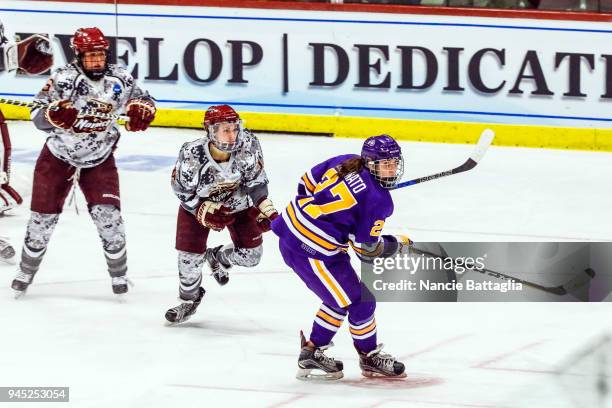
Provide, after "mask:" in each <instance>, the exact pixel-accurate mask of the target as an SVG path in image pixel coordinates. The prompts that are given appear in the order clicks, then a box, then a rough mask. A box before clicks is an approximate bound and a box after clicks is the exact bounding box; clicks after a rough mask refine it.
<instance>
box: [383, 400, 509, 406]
mask: <svg viewBox="0 0 612 408" xmlns="http://www.w3.org/2000/svg"><path fill="white" fill-rule="evenodd" d="M389 401H397V402H411V403H415V404H430V405H444V406H447V407H470V408H509V407H507V406H505V405H488V404H472V403H469V402H468V403H465V404H464V403H461V402H448V401H423V400H408V399H391V400H389Z"/></svg>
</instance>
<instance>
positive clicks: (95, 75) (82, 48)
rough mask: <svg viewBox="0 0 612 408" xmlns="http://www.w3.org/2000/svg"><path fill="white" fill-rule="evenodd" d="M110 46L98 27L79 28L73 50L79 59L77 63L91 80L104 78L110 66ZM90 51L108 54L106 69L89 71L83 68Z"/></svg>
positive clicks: (73, 41) (75, 35)
mask: <svg viewBox="0 0 612 408" xmlns="http://www.w3.org/2000/svg"><path fill="white" fill-rule="evenodd" d="M109 46H110V44H109V42H108V40H107V39H106V37H105V36H104V33H102V31H101V30H100V29H99V28H98V27H89V28H79V29H78V30H77V31H76V32H75V33H74V36H73V37H72V49H73V50H74V53H75V55H76V58H77V62H78V64H79V66H80V67H81V69H82V70H83V72H84V73H85V75H87V76H88V77H89V78H91V79H94V80H98V79H101V78H102V77H103V76H104V71H106V67H107V65H108V48H109ZM88 51H104V52H105V53H106V54H107V61H106V62H105V64H104V68H101V69H96V70H89V69H85V67H84V66H83V55H84V53H86V52H88Z"/></svg>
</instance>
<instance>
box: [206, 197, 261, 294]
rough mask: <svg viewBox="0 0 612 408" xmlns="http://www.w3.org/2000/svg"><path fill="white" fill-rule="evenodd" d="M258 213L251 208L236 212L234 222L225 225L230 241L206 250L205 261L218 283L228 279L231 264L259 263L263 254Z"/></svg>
mask: <svg viewBox="0 0 612 408" xmlns="http://www.w3.org/2000/svg"><path fill="white" fill-rule="evenodd" d="M258 214H259V212H255V211H251V209H248V210H245V211H241V212H239V213H237V214H236V215H235V220H234V222H233V223H232V224H231V225H229V226H228V227H227V229H228V230H229V233H230V237H231V238H232V243H231V244H226V245H219V246H217V247H215V248H209V249H208V250H207V251H206V262H207V263H208V266H209V267H210V270H211V272H212V275H213V277H214V278H215V280H216V281H217V282H218V283H219V285H225V284H226V283H227V282H228V281H229V270H230V269H231V268H232V266H234V265H238V266H244V267H246V268H252V267H254V266H256V265H257V264H259V261H260V260H261V256H262V254H263V246H262V243H263V239H262V237H261V230H260V229H259V227H258V226H257V221H256V219H257V215H258Z"/></svg>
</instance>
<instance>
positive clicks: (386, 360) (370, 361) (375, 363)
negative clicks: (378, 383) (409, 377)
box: [359, 343, 406, 378]
mask: <svg viewBox="0 0 612 408" xmlns="http://www.w3.org/2000/svg"><path fill="white" fill-rule="evenodd" d="M382 348H383V345H382V343H381V344H379V345H378V346H377V347H376V348H375V349H374V350H372V351H370V352H369V353H362V352H359V367H361V375H363V376H364V377H395V378H403V377H406V373H405V372H404V370H405V369H406V368H405V367H404V364H402V363H400V362H399V361H397V360H396V359H395V357H393V356H391V355H389V354H386V353H383V352H382V351H381V350H382Z"/></svg>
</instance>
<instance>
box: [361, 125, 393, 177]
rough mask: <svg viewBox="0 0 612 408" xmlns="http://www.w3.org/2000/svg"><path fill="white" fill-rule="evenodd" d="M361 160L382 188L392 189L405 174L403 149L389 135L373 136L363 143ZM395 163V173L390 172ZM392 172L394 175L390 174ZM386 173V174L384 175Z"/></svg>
mask: <svg viewBox="0 0 612 408" xmlns="http://www.w3.org/2000/svg"><path fill="white" fill-rule="evenodd" d="M361 158H362V159H363V161H364V162H365V165H366V167H367V168H368V170H369V171H370V173H371V174H372V176H374V178H375V179H376V180H377V181H378V182H379V183H380V185H381V186H383V187H384V188H387V189H391V188H393V187H395V186H396V185H397V182H398V181H399V180H400V179H401V178H402V175H403V174H404V158H403V157H402V148H401V147H400V145H399V144H398V143H397V142H396V141H395V139H393V138H392V137H391V136H389V135H379V136H371V137H369V138H367V139H366V140H365V142H363V147H362V148H361ZM393 162H395V164H396V166H395V171H390V170H389V169H392V168H393ZM389 172H391V173H392V174H388V173H389ZM383 173H386V174H383Z"/></svg>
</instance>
